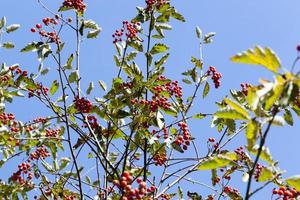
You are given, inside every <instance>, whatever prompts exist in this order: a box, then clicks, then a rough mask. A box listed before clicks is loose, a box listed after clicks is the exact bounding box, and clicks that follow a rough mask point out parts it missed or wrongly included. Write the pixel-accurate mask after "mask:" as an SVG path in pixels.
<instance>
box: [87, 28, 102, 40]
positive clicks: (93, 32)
mask: <svg viewBox="0 0 300 200" xmlns="http://www.w3.org/2000/svg"><path fill="white" fill-rule="evenodd" d="M100 32H101V29H100V28H99V29H96V30H90V31H89V32H88V34H87V36H86V37H87V38H89V39H91V38H96V37H97V36H98V35H99V33H100Z"/></svg>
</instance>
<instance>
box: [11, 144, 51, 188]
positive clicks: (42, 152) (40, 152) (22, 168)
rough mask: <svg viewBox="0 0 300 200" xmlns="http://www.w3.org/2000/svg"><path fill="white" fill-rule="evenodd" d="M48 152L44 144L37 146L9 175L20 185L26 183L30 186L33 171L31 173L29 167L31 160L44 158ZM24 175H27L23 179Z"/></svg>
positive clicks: (48, 154)
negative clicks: (16, 169) (15, 170)
mask: <svg viewBox="0 0 300 200" xmlns="http://www.w3.org/2000/svg"><path fill="white" fill-rule="evenodd" d="M49 156H50V153H49V152H48V150H47V149H46V147H45V146H41V147H38V148H37V149H36V151H35V152H32V153H31V154H30V156H29V158H28V159H27V161H25V162H23V163H21V164H20V165H18V171H17V172H15V173H13V175H12V176H11V180H12V181H14V182H17V183H18V184H20V185H26V186H27V187H32V186H33V185H32V182H31V181H32V179H33V173H32V167H31V161H34V160H39V159H40V158H42V159H45V158H46V157H49ZM25 175H27V177H26V179H25V177H24V176H25Z"/></svg>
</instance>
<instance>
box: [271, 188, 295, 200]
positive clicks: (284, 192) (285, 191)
mask: <svg viewBox="0 0 300 200" xmlns="http://www.w3.org/2000/svg"><path fill="white" fill-rule="evenodd" d="M272 193H273V195H278V196H279V198H280V199H282V200H296V199H298V198H299V196H300V192H298V191H297V190H296V189H295V188H287V187H285V186H281V187H280V188H279V189H275V188H274V189H273V191H272ZM279 198H278V199H279Z"/></svg>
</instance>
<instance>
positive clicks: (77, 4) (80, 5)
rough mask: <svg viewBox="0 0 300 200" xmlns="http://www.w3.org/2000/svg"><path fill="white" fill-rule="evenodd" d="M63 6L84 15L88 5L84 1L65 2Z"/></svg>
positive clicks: (66, 0)
mask: <svg viewBox="0 0 300 200" xmlns="http://www.w3.org/2000/svg"><path fill="white" fill-rule="evenodd" d="M63 6H64V7H67V8H70V9H75V10H77V11H78V12H80V13H84V11H85V10H86V5H85V3H84V2H83V0H65V1H64V2H63Z"/></svg>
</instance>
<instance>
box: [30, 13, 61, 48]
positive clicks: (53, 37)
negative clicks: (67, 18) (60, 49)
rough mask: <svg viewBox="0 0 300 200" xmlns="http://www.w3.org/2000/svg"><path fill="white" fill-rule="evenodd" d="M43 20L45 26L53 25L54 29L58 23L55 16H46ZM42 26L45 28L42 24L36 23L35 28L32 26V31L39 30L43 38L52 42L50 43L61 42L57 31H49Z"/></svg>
mask: <svg viewBox="0 0 300 200" xmlns="http://www.w3.org/2000/svg"><path fill="white" fill-rule="evenodd" d="M42 21H43V23H44V25H45V26H50V25H52V27H51V29H52V30H53V29H54V26H55V25H57V24H58V22H57V20H55V19H53V18H49V17H46V18H44V19H43V20H42ZM42 28H43V25H42V24H36V25H35V28H31V29H30V31H31V32H32V33H35V32H37V31H38V33H39V35H40V36H41V37H42V38H46V39H48V42H50V43H60V38H59V36H58V34H57V32H56V31H50V32H47V31H45V30H44V29H42Z"/></svg>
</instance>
